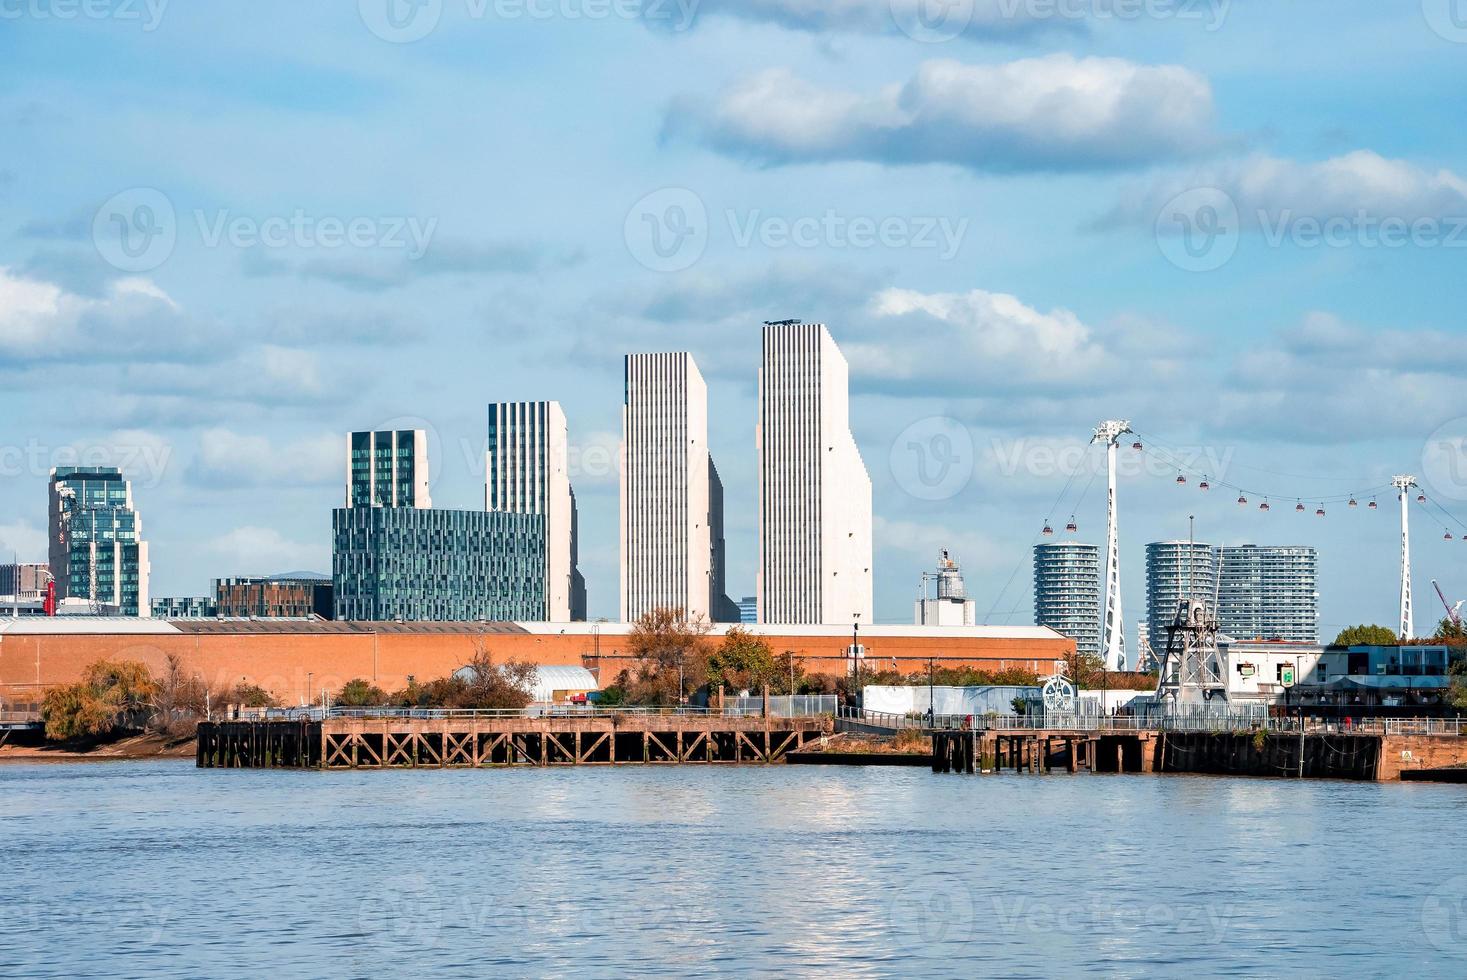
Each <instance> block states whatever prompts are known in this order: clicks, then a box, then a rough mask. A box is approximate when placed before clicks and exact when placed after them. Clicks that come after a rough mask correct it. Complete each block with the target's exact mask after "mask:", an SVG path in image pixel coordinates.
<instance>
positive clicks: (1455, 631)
mask: <svg viewBox="0 0 1467 980" xmlns="http://www.w3.org/2000/svg"><path fill="white" fill-rule="evenodd" d="M1431 638H1432V639H1433V640H1441V641H1443V642H1447V643H1450V642H1452V641H1454V640H1464V639H1467V630H1464V629H1463V628H1462V624H1461V623H1454V622H1452V617H1450V616H1443V617H1442V621H1441V622H1440V623H1437V624H1436V632H1435V633H1433V634H1432V635H1431Z"/></svg>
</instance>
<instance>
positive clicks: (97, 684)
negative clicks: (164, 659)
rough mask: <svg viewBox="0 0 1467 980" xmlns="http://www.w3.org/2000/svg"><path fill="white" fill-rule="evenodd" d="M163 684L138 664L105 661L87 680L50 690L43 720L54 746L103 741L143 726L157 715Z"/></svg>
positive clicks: (94, 667)
mask: <svg viewBox="0 0 1467 980" xmlns="http://www.w3.org/2000/svg"><path fill="white" fill-rule="evenodd" d="M159 689H160V688H159V684H158V682H157V681H155V680H154V679H153V675H152V674H151V673H150V672H149V670H148V667H147V665H146V664H143V663H139V662H138V661H136V660H99V661H97V662H96V663H94V664H91V665H90V666H88V667H87V669H86V671H85V672H84V673H83V674H82V679H81V680H80V681H77V682H76V683H74V684H62V685H59V686H57V687H53V688H51V689H50V690H48V691H47V692H46V696H45V699H44V700H43V701H42V703H41V719H42V721H43V722H44V724H45V727H46V737H47V738H48V739H50V740H51V741H53V742H65V741H72V740H75V739H84V738H102V737H104V736H107V735H112V734H114V733H116V732H118V731H123V730H126V729H138V728H142V727H143V726H144V725H145V724H146V723H147V721H148V719H149V718H150V717H151V716H152V715H153V712H154V710H155V708H156V703H157V699H158V694H159Z"/></svg>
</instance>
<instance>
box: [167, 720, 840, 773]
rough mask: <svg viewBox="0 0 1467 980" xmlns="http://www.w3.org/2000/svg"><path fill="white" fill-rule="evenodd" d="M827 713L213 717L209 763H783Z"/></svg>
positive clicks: (201, 738) (205, 727)
mask: <svg viewBox="0 0 1467 980" xmlns="http://www.w3.org/2000/svg"><path fill="white" fill-rule="evenodd" d="M825 733H826V730H825V719H822V718H818V717H815V718H764V717H724V716H720V715H682V714H668V715H662V714H595V715H567V716H548V717H526V716H523V715H515V716H492V715H489V716H486V715H473V714H465V715H461V716H449V717H440V718H416V717H392V716H386V717H332V718H327V719H325V720H267V721H223V722H206V723H204V724H201V725H199V732H198V747H197V751H196V757H195V761H196V763H197V765H198V766H199V768H202V769H257V768H284V769H388V768H433V769H444V768H480V767H490V766H536V767H548V766H586V765H609V766H615V765H659V764H661V765H668V764H672V765H677V764H704V765H712V764H719V763H724V764H731V765H740V764H747V763H772V762H782V761H783V760H784V757H785V755H786V754H787V753H789V752H792V751H798V750H799V749H801V748H803V747H805V746H806V745H808V744H810V743H812V742H815V741H818V740H819V739H820V738H821V736H822V735H824V734H825Z"/></svg>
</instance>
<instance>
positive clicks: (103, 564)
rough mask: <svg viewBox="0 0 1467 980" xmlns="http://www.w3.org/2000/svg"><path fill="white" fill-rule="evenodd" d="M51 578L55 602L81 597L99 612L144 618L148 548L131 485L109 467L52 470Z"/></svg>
mask: <svg viewBox="0 0 1467 980" xmlns="http://www.w3.org/2000/svg"><path fill="white" fill-rule="evenodd" d="M50 541H51V544H50V552H49V555H48V557H49V560H50V565H51V575H52V577H53V578H55V580H56V597H57V598H58V599H62V600H65V599H81V600H84V601H88V602H91V603H93V604H95V605H96V606H97V608H98V611H100V612H111V613H116V614H120V615H123V616H147V615H149V614H150V613H151V611H152V609H151V605H150V603H149V601H148V545H147V543H146V542H145V541H143V537H142V519H141V518H140V517H139V516H138V512H137V510H136V509H134V507H133V502H132V485H131V484H130V483H128V481H127V480H126V479H125V478H124V477H123V475H122V471H121V470H118V469H115V468H113V467H110V466H59V467H57V468H55V469H53V470H52V471H51V486H50Z"/></svg>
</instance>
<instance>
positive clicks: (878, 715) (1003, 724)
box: [838, 707, 1467, 736]
mask: <svg viewBox="0 0 1467 980" xmlns="http://www.w3.org/2000/svg"><path fill="white" fill-rule="evenodd" d="M838 716H839V717H840V718H842V719H845V720H848V721H852V722H855V723H857V724H865V725H870V726H872V727H876V728H886V729H889V730H891V731H901V730H903V729H913V728H915V729H920V730H935V731H962V730H973V731H1001V732H1023V731H1045V730H1048V731H1057V730H1063V731H1080V732H1098V733H1105V732H1115V733H1134V732H1157V731H1161V732H1218V733H1223V732H1255V731H1264V732H1280V733H1283V732H1289V733H1299V732H1301V731H1302V732H1303V733H1305V734H1309V733H1319V734H1339V735H1454V736H1462V735H1467V729H1464V725H1463V723H1462V721H1461V720H1460V719H1457V718H1371V719H1365V720H1352V721H1350V722H1348V723H1346V722H1345V721H1343V720H1338V719H1322V718H1308V717H1306V718H1304V719H1303V722H1302V724H1301V722H1300V720H1299V719H1298V718H1297V717H1283V716H1278V717H1270V716H1268V715H1263V714H1256V713H1248V714H1206V713H1198V714H1194V715H1174V716H1166V715H1144V714H1143V715H1081V714H1039V715H1011V714H986V715H937V716H936V717H931V716H928V715H925V714H908V715H898V714H892V713H890V712H884V711H867V710H862V709H860V708H851V707H842V708H841V709H840V712H839V715H838Z"/></svg>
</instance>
